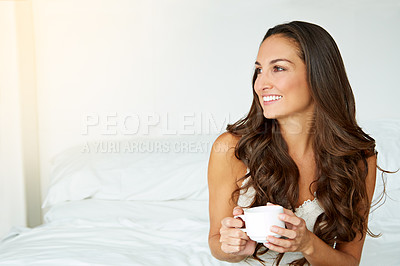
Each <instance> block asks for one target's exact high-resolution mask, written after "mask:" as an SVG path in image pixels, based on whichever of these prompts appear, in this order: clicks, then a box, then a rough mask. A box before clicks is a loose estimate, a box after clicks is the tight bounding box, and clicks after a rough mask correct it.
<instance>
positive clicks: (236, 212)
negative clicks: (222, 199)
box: [233, 206, 243, 216]
mask: <svg viewBox="0 0 400 266" xmlns="http://www.w3.org/2000/svg"><path fill="white" fill-rule="evenodd" d="M241 214H243V209H242V208H241V207H239V206H236V207H235V208H233V216H235V215H241Z"/></svg>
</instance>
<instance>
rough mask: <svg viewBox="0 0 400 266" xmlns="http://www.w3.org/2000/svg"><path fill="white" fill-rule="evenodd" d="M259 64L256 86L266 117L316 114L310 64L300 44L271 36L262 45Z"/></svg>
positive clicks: (278, 36) (257, 65) (258, 59)
mask: <svg viewBox="0 0 400 266" xmlns="http://www.w3.org/2000/svg"><path fill="white" fill-rule="evenodd" d="M255 67H256V72H257V79H256V81H255V83H254V89H255V92H256V93H257V95H258V99H259V101H260V104H261V106H262V108H263V110H264V117H266V118H269V119H278V120H279V119H286V118H291V117H294V116H299V115H300V116H303V115H306V116H307V115H310V114H312V112H313V110H314V103H313V100H312V98H311V94H310V89H309V87H308V84H307V71H306V66H305V64H304V62H303V61H302V60H301V58H300V57H299V56H298V54H297V46H296V44H294V43H293V42H292V41H290V40H289V39H287V38H285V37H282V36H281V35H272V36H270V37H268V38H267V39H266V40H264V42H263V43H262V44H261V46H260V50H259V51H258V55H257V61H256V66H255Z"/></svg>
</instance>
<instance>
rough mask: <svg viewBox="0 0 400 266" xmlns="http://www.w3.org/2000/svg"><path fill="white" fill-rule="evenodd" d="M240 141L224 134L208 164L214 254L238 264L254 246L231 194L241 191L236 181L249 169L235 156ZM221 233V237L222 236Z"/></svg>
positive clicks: (212, 152) (214, 145)
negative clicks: (236, 217) (243, 226)
mask: <svg viewBox="0 0 400 266" xmlns="http://www.w3.org/2000/svg"><path fill="white" fill-rule="evenodd" d="M237 141H238V138H236V137H234V136H233V135H232V134H230V133H224V134H222V135H221V136H219V137H218V138H217V140H216V141H215V142H214V144H213V146H212V150H211V155H210V161H209V165H208V187H209V193H210V196H209V213H210V232H209V237H208V242H209V246H210V249H211V253H212V255H213V256H214V257H216V258H217V259H219V260H225V261H229V262H239V261H241V260H243V259H244V258H246V257H247V256H248V255H251V254H253V252H254V248H255V244H253V243H251V242H253V241H251V242H250V239H249V238H248V237H247V235H246V234H245V233H244V232H242V231H241V230H239V229H237V228H240V227H242V225H243V222H242V221H241V220H240V219H234V218H233V214H232V213H233V209H234V207H235V206H236V203H234V202H232V200H231V195H232V192H233V191H234V190H236V189H237V188H238V184H237V180H238V179H239V178H240V177H242V176H244V175H245V174H246V166H245V165H244V164H243V162H241V161H240V160H238V159H237V158H236V157H235V146H236V143H237ZM221 234H222V236H221Z"/></svg>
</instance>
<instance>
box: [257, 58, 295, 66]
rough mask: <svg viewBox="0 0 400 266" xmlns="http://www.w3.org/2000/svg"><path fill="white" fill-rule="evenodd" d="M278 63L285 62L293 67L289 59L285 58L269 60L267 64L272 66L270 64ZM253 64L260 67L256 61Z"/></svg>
mask: <svg viewBox="0 0 400 266" xmlns="http://www.w3.org/2000/svg"><path fill="white" fill-rule="evenodd" d="M279 61H286V62H289V63H291V64H293V65H294V63H293V62H292V61H290V60H289V59H285V58H278V59H274V60H271V61H270V62H269V64H270V65H272V64H275V63H277V62H279ZM255 64H256V65H259V66H261V64H260V63H259V62H258V61H256V62H255Z"/></svg>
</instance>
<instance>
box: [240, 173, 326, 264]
mask: <svg viewBox="0 0 400 266" xmlns="http://www.w3.org/2000/svg"><path fill="white" fill-rule="evenodd" d="M249 178H250V177H248V178H247V179H245V180H244V181H243V183H242V187H243V186H244V185H245V184H247V182H248V179H249ZM254 196H255V190H254V188H253V187H250V188H248V189H247V191H246V190H242V191H241V192H240V195H239V199H238V205H239V206H240V207H242V208H247V207H249V206H250V205H251V204H252V203H253V200H254ZM323 212H324V210H323V209H322V208H321V206H320V205H319V204H318V199H317V198H316V197H315V198H314V199H313V200H306V201H305V202H304V203H303V204H302V205H301V206H299V207H297V208H296V209H295V211H294V214H296V216H298V217H300V218H302V219H304V221H305V222H306V226H307V229H308V230H310V231H311V232H313V228H314V224H315V221H316V220H317V218H318V216H319V215H320V214H321V213H323ZM278 254H279V253H278V252H275V251H272V250H269V251H268V252H267V253H266V254H264V255H262V256H260V258H261V259H263V260H264V261H265V262H266V265H273V263H274V260H275V258H276V256H277V255H278ZM302 257H303V255H302V253H301V252H287V253H285V255H284V256H283V258H282V260H281V262H280V264H279V265H288V264H289V263H291V262H292V261H294V260H297V259H300V258H302ZM242 263H243V265H249V264H250V265H253V264H254V265H259V262H258V261H255V260H251V259H249V260H246V261H244V262H242Z"/></svg>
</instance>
